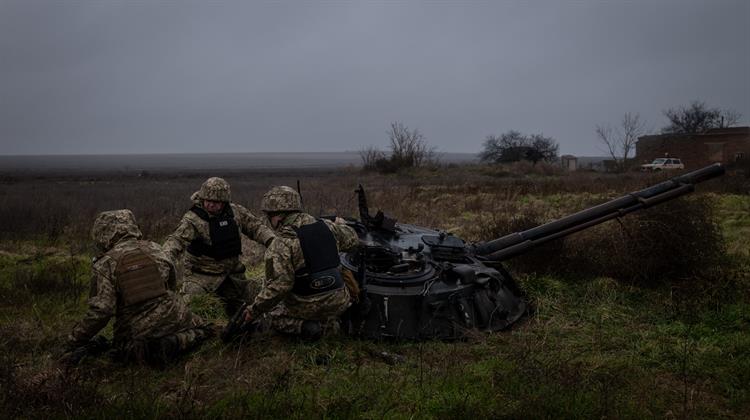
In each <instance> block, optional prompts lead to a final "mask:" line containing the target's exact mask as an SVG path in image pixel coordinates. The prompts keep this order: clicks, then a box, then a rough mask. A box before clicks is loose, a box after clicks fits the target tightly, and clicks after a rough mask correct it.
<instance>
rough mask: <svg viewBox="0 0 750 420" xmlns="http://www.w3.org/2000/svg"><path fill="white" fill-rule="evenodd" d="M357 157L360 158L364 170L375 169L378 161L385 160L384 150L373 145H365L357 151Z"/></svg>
mask: <svg viewBox="0 0 750 420" xmlns="http://www.w3.org/2000/svg"><path fill="white" fill-rule="evenodd" d="M359 157H360V158H361V159H362V167H363V168H364V169H365V170H368V171H369V170H375V169H377V167H378V163H379V162H381V161H383V160H385V159H386V157H385V152H383V151H382V150H380V149H378V148H377V147H375V146H367V147H365V148H363V149H362V150H360V151H359Z"/></svg>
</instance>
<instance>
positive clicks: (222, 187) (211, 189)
mask: <svg viewBox="0 0 750 420" xmlns="http://www.w3.org/2000/svg"><path fill="white" fill-rule="evenodd" d="M190 199H191V200H210V201H223V202H225V203H229V202H230V201H232V191H231V189H230V188H229V183H228V182H227V181H225V180H224V179H223V178H219V177H215V176H214V177H211V178H208V179H207V180H206V181H205V182H203V184H202V185H201V189H200V190H198V191H196V192H194V193H193V195H192V196H191V197H190Z"/></svg>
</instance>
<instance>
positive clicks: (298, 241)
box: [245, 186, 359, 340]
mask: <svg viewBox="0 0 750 420" xmlns="http://www.w3.org/2000/svg"><path fill="white" fill-rule="evenodd" d="M261 209H262V210H263V212H264V213H266V216H267V217H268V220H269V222H270V223H271V226H272V227H273V228H274V230H275V232H276V240H274V241H273V242H272V243H271V245H270V246H269V248H268V249H267V250H266V254H265V260H266V261H265V262H266V277H265V282H264V284H263V288H262V290H261V291H260V293H259V294H258V296H256V298H255V301H254V302H253V304H252V305H251V306H250V307H249V308H248V309H247V311H246V314H245V315H246V316H245V320H246V321H251V320H256V322H255V324H256V325H258V326H259V325H261V324H263V325H265V326H270V327H271V328H273V329H274V330H276V331H279V332H282V333H288V334H294V335H301V336H302V337H303V338H306V339H311V340H314V339H317V338H320V337H321V336H322V334H323V332H324V330H325V329H326V328H327V327H334V328H335V326H336V322H335V321H336V320H337V318H338V317H339V316H340V315H341V314H342V313H343V312H344V311H345V310H346V309H347V308H348V307H349V306H350V305H351V298H350V295H349V291H348V290H347V288H346V287H345V285H344V281H343V279H342V276H341V271H340V270H341V268H340V266H339V254H338V253H339V251H346V250H349V249H352V248H354V247H355V246H357V244H358V243H359V240H358V237H357V234H356V232H355V231H354V229H352V228H351V227H349V226H347V225H346V224H345V222H344V220H343V219H337V221H336V222H331V221H330V220H318V219H316V218H314V217H313V216H311V215H309V214H306V213H303V212H302V200H301V199H300V195H299V194H298V193H297V191H295V190H294V189H292V188H290V187H286V186H282V187H273V188H271V190H269V191H268V192H267V193H266V194H265V195H264V196H263V201H262V204H261Z"/></svg>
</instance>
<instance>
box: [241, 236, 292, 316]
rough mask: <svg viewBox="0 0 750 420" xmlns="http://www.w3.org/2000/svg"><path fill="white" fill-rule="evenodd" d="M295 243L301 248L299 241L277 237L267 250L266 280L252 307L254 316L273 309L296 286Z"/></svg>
mask: <svg viewBox="0 0 750 420" xmlns="http://www.w3.org/2000/svg"><path fill="white" fill-rule="evenodd" d="M295 242H296V244H295ZM294 245H296V246H297V247H298V248H299V242H298V241H294V240H290V239H284V238H277V239H276V240H274V241H273V242H271V244H270V246H269V248H268V249H267V250H266V281H265V282H264V284H263V289H262V290H261V291H260V293H258V296H256V297H255V302H253V305H252V307H251V308H250V310H251V312H252V313H253V315H254V316H258V315H260V314H262V313H265V312H268V311H270V310H271V309H273V307H275V306H276V305H277V304H278V303H279V302H281V300H282V299H284V297H285V296H286V295H287V293H289V292H290V291H291V290H292V287H294V271H295V262H294V260H293V254H294V250H293V246H294ZM300 253H301V251H300Z"/></svg>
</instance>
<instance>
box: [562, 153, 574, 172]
mask: <svg viewBox="0 0 750 420" xmlns="http://www.w3.org/2000/svg"><path fill="white" fill-rule="evenodd" d="M560 165H561V166H562V167H563V169H565V170H567V171H576V170H578V158H577V157H575V156H573V155H562V156H560Z"/></svg>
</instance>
